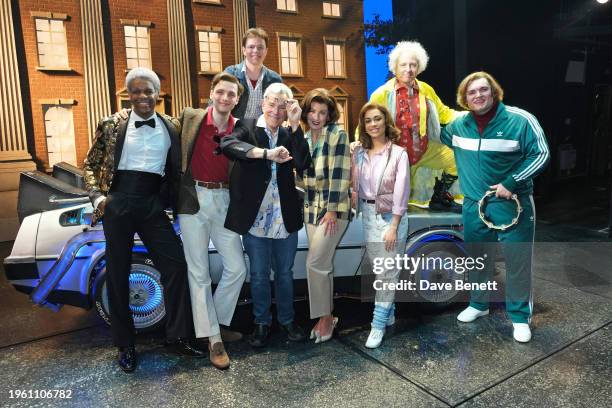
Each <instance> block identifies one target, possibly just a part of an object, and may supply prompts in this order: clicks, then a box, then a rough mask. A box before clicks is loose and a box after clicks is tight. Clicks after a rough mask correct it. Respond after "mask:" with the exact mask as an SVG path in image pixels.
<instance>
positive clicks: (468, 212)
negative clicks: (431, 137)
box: [440, 72, 549, 342]
mask: <svg viewBox="0 0 612 408" xmlns="http://www.w3.org/2000/svg"><path fill="white" fill-rule="evenodd" d="M502 99H503V90H502V88H501V87H500V86H499V84H498V83H497V81H496V80H495V79H494V78H493V77H492V76H491V75H489V74H487V73H486V72H475V73H472V74H470V75H468V76H467V77H466V78H465V79H464V80H463V81H462V82H461V84H460V85H459V88H458V91H457V103H458V104H459V105H460V106H462V107H463V108H465V109H468V110H469V111H470V113H469V114H467V115H465V116H463V117H460V118H458V119H456V120H455V121H453V122H452V123H451V124H449V125H448V126H446V127H445V128H444V129H443V130H442V132H441V135H440V139H441V142H442V143H444V144H446V145H448V146H449V147H451V148H452V149H453V150H454V153H455V160H456V161H457V167H458V169H459V179H460V180H461V188H462V190H463V193H464V194H465V199H464V203H463V223H464V236H465V241H466V243H468V244H469V246H470V247H471V248H472V249H477V251H476V252H475V253H474V254H473V255H474V256H482V255H483V253H482V250H483V249H484V248H485V244H484V243H487V242H490V243H492V242H498V241H499V242H501V243H502V247H503V251H504V256H505V259H506V311H507V313H508V315H509V316H510V319H511V320H512V323H513V326H514V339H515V340H517V341H520V342H527V341H529V340H530V339H531V330H530V328H529V322H530V320H531V314H532V306H533V303H532V299H531V260H532V252H533V236H534V227H535V207H534V204H533V197H532V191H533V181H532V179H533V178H534V177H535V176H536V175H537V174H539V173H540V172H541V171H542V170H543V169H544V168H545V167H546V165H547V164H548V161H549V151H548V145H547V143H546V137H545V136H544V132H543V131H542V128H541V127H540V125H539V124H538V121H537V120H536V118H535V117H534V116H533V115H531V114H530V113H528V112H526V111H524V110H522V109H519V108H515V107H511V106H506V105H504V104H503V103H502V102H501V101H502ZM488 190H495V191H496V194H495V196H494V197H491V198H490V199H489V200H488V204H487V206H486V207H485V218H486V219H488V220H489V221H491V222H493V224H495V225H507V224H509V223H510V222H511V221H512V219H513V218H514V217H515V216H516V212H517V210H516V208H517V206H516V204H515V202H514V201H513V200H511V198H512V196H513V195H514V194H516V196H517V197H518V199H519V201H520V203H521V206H522V208H523V210H522V212H521V213H520V216H519V219H518V223H517V224H516V225H514V226H512V227H510V228H509V229H506V230H505V231H499V230H495V229H491V228H489V227H488V226H487V225H486V224H485V223H484V222H483V221H482V220H481V219H480V217H479V214H478V201H479V200H480V199H481V198H482V197H483V195H484V194H485V193H486V192H487V191H488ZM489 245H490V247H489V248H491V247H492V244H489ZM485 252H488V253H489V254H491V255H494V254H495V253H494V252H493V253H491V251H485ZM492 272H493V262H487V267H486V268H485V269H483V270H481V271H478V270H472V271H470V281H471V282H488V281H490V280H491V279H492ZM488 313H489V293H488V292H487V291H477V290H475V291H472V293H471V301H470V306H469V307H468V308H467V309H465V310H464V311H463V312H461V313H460V314H459V315H458V316H457V319H458V320H460V321H462V322H472V321H474V320H475V319H477V318H478V317H480V316H484V315H487V314H488Z"/></svg>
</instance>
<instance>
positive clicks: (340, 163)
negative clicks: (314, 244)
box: [302, 123, 351, 225]
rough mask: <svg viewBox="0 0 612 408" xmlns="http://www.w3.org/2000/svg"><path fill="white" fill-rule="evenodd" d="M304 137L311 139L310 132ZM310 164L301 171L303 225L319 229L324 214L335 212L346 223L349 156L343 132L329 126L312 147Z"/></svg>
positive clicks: (349, 173) (347, 216)
mask: <svg viewBox="0 0 612 408" xmlns="http://www.w3.org/2000/svg"><path fill="white" fill-rule="evenodd" d="M305 137H306V138H307V139H310V131H308V132H306V135H305ZM311 155H312V163H311V165H310V166H309V167H308V168H307V169H305V170H304V172H303V175H302V177H303V179H304V190H305V194H304V222H306V223H309V224H314V225H318V224H319V221H320V220H321V218H323V216H324V215H325V213H326V212H327V211H336V212H337V213H338V218H339V219H343V220H348V219H349V214H350V208H351V206H350V199H349V187H350V184H351V153H350V150H349V138H348V136H347V134H346V132H345V131H344V130H342V129H340V127H339V126H338V125H337V124H336V123H332V124H329V125H327V126H325V127H324V128H323V133H322V134H321V136H320V137H319V139H318V140H317V143H316V144H313V147H312V151H311Z"/></svg>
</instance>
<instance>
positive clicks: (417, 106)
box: [370, 41, 461, 212]
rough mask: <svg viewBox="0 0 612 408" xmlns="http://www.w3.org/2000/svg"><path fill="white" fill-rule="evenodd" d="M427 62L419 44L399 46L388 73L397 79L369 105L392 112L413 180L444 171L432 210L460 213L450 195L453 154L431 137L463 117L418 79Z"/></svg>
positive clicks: (454, 172) (454, 168)
mask: <svg viewBox="0 0 612 408" xmlns="http://www.w3.org/2000/svg"><path fill="white" fill-rule="evenodd" d="M428 62H429V56H428V55H427V51H425V49H424V48H423V46H422V45H421V44H420V43H418V42H416V41H400V42H398V43H397V45H396V46H395V48H394V49H393V50H392V51H391V53H390V54H389V70H390V71H391V72H393V73H394V74H395V77H393V78H391V79H390V80H388V81H387V82H386V83H385V84H384V85H382V86H380V87H379V88H378V89H376V91H374V93H372V96H371V97H370V102H375V103H378V104H381V105H383V106H385V107H386V108H387V109H389V111H390V112H391V115H392V117H393V119H394V120H395V124H396V126H397V127H398V128H399V129H400V130H401V137H400V140H399V144H400V146H402V147H404V148H405V149H406V150H407V152H408V158H409V160H410V172H411V177H410V178H411V180H414V175H415V174H416V171H417V169H418V168H419V167H427V168H431V169H436V170H439V169H441V170H443V173H442V176H441V178H440V179H437V178H436V184H435V186H434V193H433V195H432V197H431V199H430V201H429V208H430V209H432V210H452V211H455V212H461V206H460V205H458V204H457V203H455V202H454V199H453V197H452V196H451V195H450V193H449V192H448V190H449V189H450V187H451V186H452V185H453V183H454V182H455V180H457V165H456V164H455V156H454V155H453V151H452V150H451V149H449V148H448V147H446V146H444V145H442V144H440V143H437V142H434V141H432V140H430V138H429V137H428V135H431V134H432V133H434V134H439V132H440V124H443V125H445V124H447V123H450V122H451V121H452V120H453V119H455V117H457V116H460V114H459V113H458V112H456V111H454V110H452V109H450V108H449V107H448V106H446V105H444V103H442V101H441V100H440V98H439V97H438V95H437V94H436V91H434V89H433V88H432V87H431V86H430V85H428V84H427V83H425V82H423V81H420V80H418V79H417V75H419V74H420V73H421V72H423V71H425V68H427V63H428ZM434 136H435V135H434ZM413 187H414V186H413Z"/></svg>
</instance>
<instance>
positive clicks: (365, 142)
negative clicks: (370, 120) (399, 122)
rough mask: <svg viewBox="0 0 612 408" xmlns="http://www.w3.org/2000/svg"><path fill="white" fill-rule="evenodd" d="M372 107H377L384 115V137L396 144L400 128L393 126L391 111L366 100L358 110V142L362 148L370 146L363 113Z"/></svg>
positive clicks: (370, 141) (369, 147)
mask: <svg viewBox="0 0 612 408" xmlns="http://www.w3.org/2000/svg"><path fill="white" fill-rule="evenodd" d="M372 109H378V110H379V111H380V112H381V113H382V114H383V116H384V117H385V139H387V140H390V141H391V143H394V144H397V142H398V141H399V139H400V133H401V132H400V130H399V129H398V128H397V127H395V122H394V121H393V118H392V117H391V112H389V110H388V109H387V108H385V107H384V106H383V105H380V104H378V103H373V102H368V103H366V104H365V105H363V108H361V111H360V112H359V126H358V129H359V142H360V143H361V146H363V148H364V149H371V148H372V138H371V137H370V135H368V133H367V132H366V130H365V114H366V113H367V112H368V111H371V110H372Z"/></svg>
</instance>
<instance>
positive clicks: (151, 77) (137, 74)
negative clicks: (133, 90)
mask: <svg viewBox="0 0 612 408" xmlns="http://www.w3.org/2000/svg"><path fill="white" fill-rule="evenodd" d="M135 79H144V80H146V81H149V82H151V83H152V84H153V89H155V92H156V93H159V91H160V89H161V85H160V83H159V77H158V76H157V74H156V73H155V72H153V71H152V70H150V69H149V68H144V67H137V68H133V69H131V70H130V72H128V74H127V76H126V77H125V87H126V88H127V90H128V91H129V90H130V84H131V83H132V81H133V80H135Z"/></svg>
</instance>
